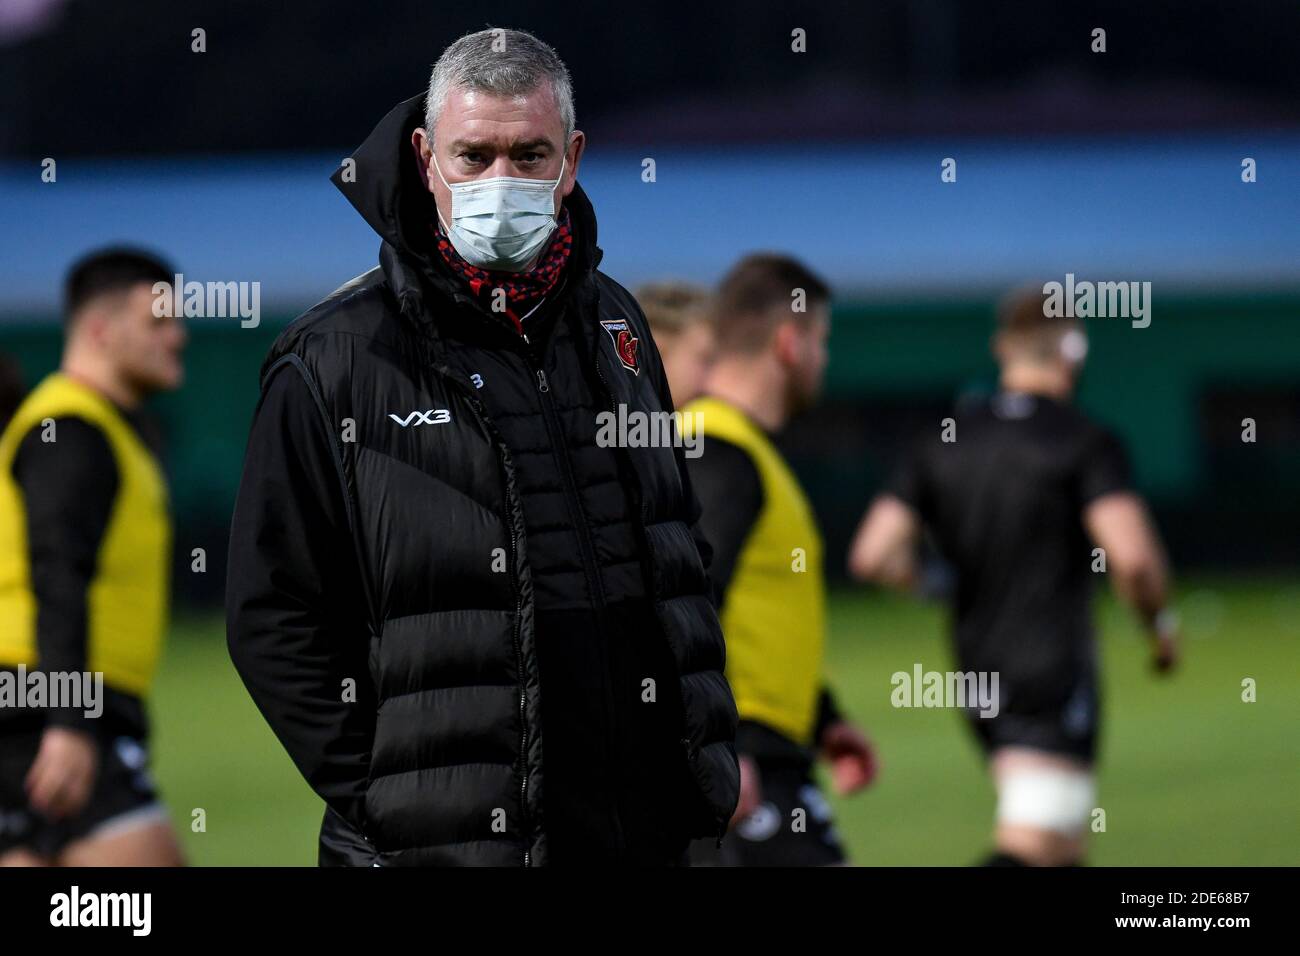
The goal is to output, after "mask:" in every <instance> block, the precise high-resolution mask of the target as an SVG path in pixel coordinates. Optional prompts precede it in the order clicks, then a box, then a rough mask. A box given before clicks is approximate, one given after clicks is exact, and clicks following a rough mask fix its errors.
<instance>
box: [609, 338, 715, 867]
mask: <svg viewBox="0 0 1300 956" xmlns="http://www.w3.org/2000/svg"><path fill="white" fill-rule="evenodd" d="M592 364H593V365H595V367H596V378H597V379H599V380H600V386H601V388H603V389H604V390H605V397H606V398H607V399H609V407H610V411H612V412H613V413H614V418H615V419H616V420H617V418H618V403H617V402H616V401H614V390H613V389H611V388H610V387H609V382H608V381H607V380H606V379H605V372H604V370H603V369H602V368H601V366H600V353H599V351H597V353H596V355H595V356H594V357H593V360H592ZM628 474H629V475H631V476H632V485H633V488H632V490H633V494H634V496H635V498H636V512H637V518H638V520H637V532H638V533H639V534H640V536H641V543H642V544H643V545H645V549H646V556H647V557H648V558H649V560H648V562H647V563H648V564H649V566H650V567H651V568H653V567H654V565H655V562H654V545H653V544H651V543H650V536H649V535H648V534H646V530H645V502H644V500H643V499H642V497H641V485H640V479H639V478H638V477H637V474H636V469H635V468H633V467H629V468H628ZM648 583H649V584H650V586H651V589H652V591H653V588H654V581H650V582H648ZM650 599H651V601H652V602H653V603H654V606H655V616H656V617H658V618H659V624H660V627H662V626H663V618H662V616H660V614H659V600H658V598H657V597H656V596H655V595H654V594H653V593H651V595H650ZM664 640H667V637H665V638H664ZM684 707H685V703H684V702H683V714H682V720H683V722H684V721H685V719H686V715H685V712H684ZM681 744H682V748H683V749H684V750H685V751H686V760H687V763H688V764H689V765H690V767H691V781H692V782H693V783H694V784H695V789H696V791H697V792H699V794H700V796H701V797H703V795H704V794H703V791H701V790H700V784H699V781H698V780H697V779H696V777H695V770H694V767H695V762H696V755H697V752H698V751H697V748H696V747H695V745H694V744H692V743H691V739H690V738H689V737H683V738H681ZM729 822H730V821H728V820H727V819H726V818H723V819H721V820H719V821H718V837H717V842H716V846H717V848H718V849H722V838H723V837H724V836H726V833H727V825H728V823H729Z"/></svg>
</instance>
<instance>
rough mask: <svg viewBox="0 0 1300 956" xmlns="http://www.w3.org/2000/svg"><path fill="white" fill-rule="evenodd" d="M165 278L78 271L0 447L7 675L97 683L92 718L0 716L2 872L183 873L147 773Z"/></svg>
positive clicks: (103, 267)
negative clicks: (150, 413) (51, 359)
mask: <svg viewBox="0 0 1300 956" xmlns="http://www.w3.org/2000/svg"><path fill="white" fill-rule="evenodd" d="M172 275H173V274H172V270H171V269H170V268H168V267H167V266H166V265H164V264H163V263H162V262H160V261H158V260H157V259H155V258H153V257H152V256H149V255H146V254H143V253H139V252H134V251H131V250H121V249H111V250H107V251H103V252H97V253H95V254H92V255H90V256H88V257H87V258H85V259H82V260H81V261H80V262H79V263H77V264H76V265H75V266H74V267H73V269H72V271H71V273H70V274H69V276H68V280H67V287H66V317H67V318H66V322H67V325H66V328H65V332H64V351H63V360H62V364H61V366H60V368H59V370H58V371H57V372H54V373H53V374H51V375H49V376H48V377H47V378H45V380H44V381H42V382H41V383H40V384H39V385H38V386H37V387H36V389H35V390H34V391H33V392H32V393H31V394H30V395H29V396H27V398H26V399H25V400H24V401H23V402H22V404H21V405H20V406H19V407H18V409H17V411H16V412H14V415H13V417H12V419H11V420H10V421H9V424H8V426H7V427H6V428H5V430H4V433H3V435H2V436H0V668H3V669H4V670H5V671H7V676H8V678H9V680H11V681H14V680H19V679H20V678H21V675H22V674H23V673H24V672H25V671H28V670H33V671H38V672H40V673H42V674H43V675H44V676H45V679H46V680H47V681H48V686H50V687H53V686H54V685H55V683H56V680H57V679H59V678H56V675H63V678H66V677H68V676H70V675H75V679H76V680H77V681H78V682H79V681H80V679H81V676H82V675H86V674H96V675H97V674H102V675H103V694H102V700H101V701H98V702H95V703H94V706H92V707H91V708H89V709H88V708H86V707H84V706H70V705H69V702H68V701H66V700H60V701H57V702H55V701H49V702H47V703H50V704H57V706H46V707H41V708H33V707H0V865H51V864H53V865H64V866H178V865H180V864H181V862H182V860H181V853H180V849H179V847H178V845H177V842H176V838H175V836H174V835H173V833H172V829H171V825H170V823H169V822H168V819H167V812H166V810H165V808H164V807H163V805H162V804H161V803H160V802H159V801H158V796H157V794H156V793H155V791H154V787H153V784H152V782H151V780H150V778H149V774H148V772H147V769H146V768H147V764H148V750H147V741H148V733H149V727H148V721H147V719H146V715H145V706H144V698H145V695H146V694H147V693H148V690H149V685H150V683H151V681H152V679H153V675H154V670H155V667H156V665H157V662H158V657H159V653H160V652H161V649H162V643H163V636H164V633H165V631H166V628H167V606H168V598H169V593H168V592H169V586H170V580H169V575H170V564H171V537H172V528H171V518H170V515H169V512H168V494H167V485H166V481H165V478H164V476H163V472H162V469H161V468H160V466H159V463H158V458H157V434H156V431H155V430H154V428H153V427H152V426H151V424H150V422H149V421H148V419H147V418H146V416H145V415H144V412H143V409H142V406H143V404H144V402H145V399H147V398H148V397H149V396H150V395H153V394H155V393H157V392H165V391H171V390H173V389H176V388H178V387H179V386H180V384H181V380H182V377H183V366H182V364H181V352H182V349H183V347H184V344H185V331H184V329H183V328H182V326H181V324H180V323H179V322H178V321H177V320H176V319H175V318H173V317H172V316H171V315H169V314H163V315H155V309H154V303H155V296H154V293H153V286H154V284H155V283H158V282H165V283H169V284H170V283H171V281H172ZM158 311H161V312H164V313H166V312H168V311H169V310H167V309H161V308H160V309H159V310H158ZM29 676H30V675H29ZM81 703H82V704H85V703H87V702H86V701H82V702H81ZM101 705H102V712H98V711H100V707H101Z"/></svg>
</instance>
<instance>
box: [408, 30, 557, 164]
mask: <svg viewBox="0 0 1300 956" xmlns="http://www.w3.org/2000/svg"><path fill="white" fill-rule="evenodd" d="M543 82H549V83H550V84H551V91H552V92H553V93H554V94H555V105H556V106H557V107H559V110H560V119H561V120H562V121H563V123H564V133H565V142H564V143H562V144H561V147H562V148H563V147H564V146H568V138H569V134H571V133H572V132H573V129H574V115H573V84H572V82H571V81H570V79H569V70H568V67H566V66H565V65H564V61H563V60H561V59H560V57H559V54H557V53H556V52H555V50H554V49H553V48H552V47H551V46H549V45H548V44H546V43H543V42H542V41H541V40H539V39H537V37H535V36H533V35H532V34H531V33H526V32H524V31H523V30H505V29H501V28H496V27H494V28H489V29H487V30H479V31H478V32H477V33H469V34H466V35H465V36H463V37H461V38H460V39H459V40H457V41H456V42H455V43H453V44H452V45H451V46H449V47H447V49H445V50H443V51H442V56H440V57H438V62H437V63H435V64H434V65H433V73H432V75H431V76H430V77H429V92H428V94H427V95H426V96H425V98H424V128H425V130H426V131H427V132H428V134H429V139H430V141H432V139H433V130H434V127H435V126H436V125H437V122H438V116H439V114H441V113H442V107H443V104H444V103H446V102H447V94H449V93H450V92H451V91H452V90H453V89H465V90H478V91H480V92H483V93H491V94H494V95H496V96H522V95H524V94H526V93H531V92H533V91H534V90H536V89H537V88H538V87H539V86H541V85H542V83H543Z"/></svg>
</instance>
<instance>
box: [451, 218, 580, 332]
mask: <svg viewBox="0 0 1300 956" xmlns="http://www.w3.org/2000/svg"><path fill="white" fill-rule="evenodd" d="M434 242H435V244H436V245H437V247H438V252H439V253H440V254H441V255H442V260H443V261H444V262H445V263H447V265H448V266H450V267H451V270H452V271H453V272H455V273H456V275H458V276H460V277H461V278H462V279H464V280H465V282H466V283H467V284H468V285H469V288H470V291H471V292H473V294H474V295H475V296H476V297H477V298H480V299H482V298H487V297H491V295H492V292H493V290H494V289H504V290H505V293H506V315H508V316H509V317H510V321H511V322H513V323H514V325H515V328H516V329H518V330H519V331H520V332H521V333H522V332H523V323H522V322H521V321H520V319H519V316H521V315H525V314H527V312H528V310H529V309H530V308H532V307H533V306H535V305H536V304H537V303H538V302H539V301H540V300H541V299H542V297H543V296H545V295H547V294H548V293H549V292H550V291H551V289H553V288H554V287H555V283H556V282H557V281H558V280H559V278H560V273H561V272H563V271H564V264H565V263H566V262H568V260H569V253H570V252H571V251H572V250H573V228H572V226H571V224H570V222H569V210H568V208H562V209H561V211H560V221H559V223H558V224H557V225H556V227H555V232H553V233H552V234H551V241H550V243H549V244H548V245H547V247H546V251H545V252H543V253H542V254H541V256H539V257H538V259H537V262H536V264H535V265H534V266H533V267H532V268H531V269H529V270H528V271H527V272H497V271H493V270H491V269H480V268H479V267H478V266H476V265H472V264H470V263H469V262H466V261H465V259H464V258H462V257H461V254H460V253H459V252H457V251H456V249H455V247H454V246H452V244H451V240H450V239H448V238H447V236H446V235H445V234H444V233H443V232H442V230H441V229H438V228H437V227H436V226H435V227H434Z"/></svg>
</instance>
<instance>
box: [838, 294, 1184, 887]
mask: <svg viewBox="0 0 1300 956" xmlns="http://www.w3.org/2000/svg"><path fill="white" fill-rule="evenodd" d="M999 324H1000V328H999V330H998V332H997V334H996V336H995V338H994V345H993V347H994V353H995V355H996V357H997V360H998V363H999V366H1000V368H1001V382H1000V390H999V391H998V392H997V393H996V394H994V395H993V396H992V397H991V398H982V399H979V400H977V401H972V402H969V403H962V404H959V406H958V408H957V409H956V410H955V411H954V412H953V414H952V417H953V419H954V420H955V428H956V433H955V440H950V441H944V440H943V437H944V436H943V435H941V434H940V432H939V430H938V429H936V431H935V433H934V434H933V435H927V436H925V437H924V438H922V439H921V440H919V441H917V442H916V443H915V445H914V446H913V447H912V448H911V449H910V451H909V452H908V453H907V454H906V456H905V457H904V459H903V461H902V462H901V464H900V466H899V468H898V469H897V472H896V474H895V475H894V477H893V479H892V481H891V483H890V484H889V485H888V487H887V489H886V490H885V491H884V492H883V493H882V494H881V495H880V496H879V497H878V498H877V499H876V500H875V501H874V502H873V503H872V505H871V507H870V509H869V510H868V513H867V515H866V517H865V519H864V520H863V522H862V525H861V527H860V528H859V530H858V533H857V536H856V538H855V540H854V542H853V546H852V550H851V552H850V556H849V569H850V572H851V573H852V574H853V575H854V576H855V577H857V578H858V579H860V580H863V581H875V582H878V583H882V584H886V585H891V586H895V587H900V588H908V587H911V585H912V583H913V582H914V580H915V577H916V558H915V555H916V545H917V542H918V538H919V537H920V535H921V532H922V528H928V529H929V530H930V532H931V533H932V534H933V537H934V539H935V541H936V543H937V545H938V547H939V549H940V550H941V551H942V553H943V555H944V556H945V557H946V558H947V560H949V561H950V562H951V563H952V564H953V565H954V566H955V568H956V572H957V586H956V593H955V598H954V612H955V624H954V639H955V643H956V656H957V660H958V662H959V666H960V667H961V668H962V669H963V670H964V671H966V672H976V673H989V674H993V673H996V674H998V676H999V682H998V686H999V698H1000V700H999V701H998V706H997V708H996V711H997V713H996V715H989V716H980V715H979V709H978V708H975V707H967V708H966V715H967V717H968V718H969V720H970V723H971V726H972V727H973V728H974V730H975V733H976V734H977V736H978V739H979V740H980V742H981V743H982V745H983V748H984V750H985V752H986V754H987V756H988V759H989V764H990V768H991V770H992V774H993V778H994V782H995V784H996V786H997V791H998V805H997V822H996V829H995V837H994V839H995V852H994V854H993V855H992V856H991V857H990V858H989V859H988V861H987V863H988V864H989V865H1040V866H1052V865H1058V866H1059V865H1072V864H1078V863H1079V862H1081V861H1082V858H1083V854H1084V836H1085V833H1086V827H1087V824H1088V820H1089V814H1090V811H1091V810H1092V809H1093V807H1094V806H1095V805H1096V793H1095V782H1094V776H1093V764H1094V760H1095V758H1096V748H1097V729H1098V719H1099V700H1098V686H1097V660H1096V656H1097V651H1096V645H1095V642H1094V636H1093V623H1092V613H1091V609H1090V599H1091V594H1092V570H1091V566H1092V563H1093V561H1094V558H1093V554H1092V548H1093V547H1094V546H1095V547H1098V548H1101V549H1102V551H1103V552H1104V555H1105V567H1106V572H1107V574H1108V575H1109V577H1110V578H1111V580H1112V582H1113V583H1114V586H1115V588H1116V590H1117V591H1118V593H1119V595H1120V596H1121V597H1122V598H1123V599H1124V600H1125V601H1126V602H1128V603H1129V604H1130V605H1132V606H1133V607H1134V608H1135V609H1136V611H1137V612H1138V614H1139V615H1140V616H1141V618H1142V622H1143V624H1144V625H1145V626H1146V628H1147V630H1148V632H1149V633H1150V635H1151V640H1152V648H1153V654H1154V663H1155V666H1156V669H1157V670H1158V671H1162V672H1163V671H1167V670H1169V669H1170V668H1172V667H1173V665H1174V663H1175V661H1176V660H1177V653H1178V632H1177V628H1176V625H1175V622H1174V619H1173V616H1172V614H1171V613H1170V612H1168V611H1166V609H1165V608H1166V602H1167V599H1168V591H1169V572H1168V568H1167V565H1166V560H1165V556H1164V552H1163V549H1162V546H1161V543H1160V540H1159V537H1158V535H1157V532H1156V530H1155V528H1154V526H1153V524H1152V521H1151V518H1150V516H1149V515H1148V513H1147V508H1146V505H1145V504H1144V503H1143V500H1142V498H1141V497H1140V496H1139V495H1138V494H1137V492H1136V491H1134V490H1133V485H1132V479H1131V477H1130V475H1129V464H1128V459H1127V457H1126V454H1125V451H1124V448H1123V446H1122V445H1121V443H1120V441H1119V439H1118V438H1116V437H1115V436H1114V435H1112V434H1111V433H1110V432H1109V431H1107V430H1106V429H1105V428H1102V427H1101V426H1099V425H1097V424H1095V423H1093V422H1092V421H1090V420H1089V419H1088V418H1087V416H1085V415H1084V414H1083V413H1082V412H1080V411H1079V410H1078V409H1076V408H1074V407H1073V406H1072V405H1071V404H1070V401H1071V397H1072V395H1073V393H1074V389H1075V384H1076V381H1077V378H1078V375H1079V372H1080V370H1081V368H1082V366H1083V360H1084V357H1085V355H1086V352H1087V339H1086V338H1085V336H1084V331H1083V328H1082V327H1081V325H1080V324H1079V323H1078V322H1077V321H1076V320H1073V319H1068V318H1051V317H1047V316H1045V315H1044V310H1043V296H1042V294H1041V293H1039V292H1037V291H1035V292H1030V293H1028V294H1017V295H1015V296H1013V297H1012V298H1010V299H1009V300H1008V301H1007V302H1006V303H1005V304H1004V306H1003V308H1002V311H1001V316H1000V323H999Z"/></svg>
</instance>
